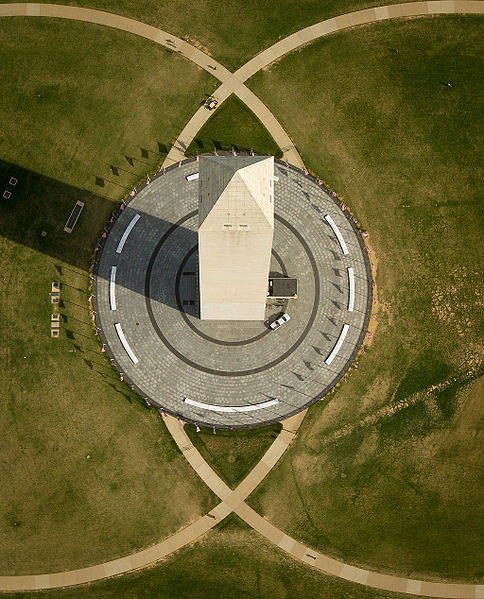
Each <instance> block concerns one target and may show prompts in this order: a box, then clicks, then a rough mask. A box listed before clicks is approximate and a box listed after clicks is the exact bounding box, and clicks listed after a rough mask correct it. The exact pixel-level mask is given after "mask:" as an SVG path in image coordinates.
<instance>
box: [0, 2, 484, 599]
mask: <svg viewBox="0 0 484 599" xmlns="http://www.w3.org/2000/svg"><path fill="white" fill-rule="evenodd" d="M483 12H484V2H482V0H442V1H438V0H435V1H433V0H429V1H428V2H409V3H405V4H396V5H390V6H380V7H375V8H372V9H367V10H362V11H357V12H354V13H348V14H345V15H341V16H339V17H335V18H333V19H328V20H327V21H323V22H321V23H317V24H315V25H312V26H310V27H307V28H306V29H304V30H301V31H298V32H296V33H294V34H293V35H291V36H289V37H288V38H285V39H283V40H281V41H279V42H277V43H276V44H274V45H273V46H271V47H270V48H268V49H267V50H265V51H264V52H262V53H261V54H259V55H257V56H256V57H255V58H254V59H252V60H251V61H249V62H248V63H247V64H246V65H244V66H243V67H241V69H239V70H238V71H237V73H235V74H232V73H230V72H229V71H228V70H227V69H225V67H223V66H222V65H219V63H215V64H216V65H217V77H218V78H219V79H220V80H221V81H224V82H225V83H223V84H222V85H221V86H220V87H219V89H218V90H217V92H216V94H217V96H216V97H217V99H218V100H219V102H220V101H223V100H225V99H226V98H227V97H228V96H229V95H230V93H235V94H236V95H238V97H239V98H240V99H241V100H242V101H243V102H245V103H246V104H247V106H249V108H251V110H253V112H254V113H255V114H256V115H257V116H258V118H259V119H260V120H261V122H262V123H263V124H264V125H265V126H266V127H267V128H268V130H269V131H270V133H271V135H272V136H273V137H274V139H275V140H276V142H277V143H278V145H279V147H281V149H282V150H283V152H284V157H285V158H287V159H288V160H289V161H290V162H291V163H292V164H295V165H298V166H301V165H302V160H301V158H300V156H299V154H298V152H297V150H296V148H295V147H294V145H292V142H291V141H290V139H289V137H288V136H287V134H286V133H285V132H284V130H283V129H282V127H281V126H280V124H279V123H278V122H277V120H276V119H275V117H274V116H273V115H272V113H270V111H269V110H268V109H267V107H265V105H264V104H263V103H262V102H261V101H260V100H259V98H257V96H255V94H253V93H252V92H250V90H248V88H247V87H246V86H245V85H243V83H242V81H245V80H246V79H247V78H248V77H249V76H250V75H251V74H252V73H254V72H256V71H257V70H259V69H260V68H262V67H263V66H265V65H266V64H269V63H270V62H272V61H274V60H277V59H278V58H280V57H281V56H283V55H284V54H285V53H287V52H289V51H291V50H293V49H295V48H296V47H298V46H301V45H304V44H306V43H309V42H310V41H312V40H314V39H317V38H318V37H320V36H322V35H327V34H328V33H332V32H334V31H337V30H341V29H343V28H346V27H352V26H354V25H361V24H365V23H371V22H375V21H380V20H384V19H390V18H398V17H410V16H424V15H432V14H449V13H470V14H482V13H483ZM1 16H49V17H59V18H67V19H75V20H80V21H86V22H91V23H98V24H101V25H105V26H108V27H115V28H117V29H121V30H124V31H128V32H130V33H134V34H136V35H140V36H142V37H146V38H148V39H151V40H153V41H154V42H156V43H162V44H163V43H165V42H166V39H165V41H163V39H164V37H165V36H166V35H167V34H166V32H163V31H162V30H160V29H157V28H155V27H151V26H149V25H145V24H143V23H139V22H137V21H134V20H132V19H127V18H125V17H121V16H119V15H114V14H112V13H107V12H103V11H97V10H92V9H83V8H79V7H74V6H63V5H54V4H38V3H28V4H27V3H12V4H0V17H1ZM169 37H170V39H172V40H173V39H176V40H177V46H180V44H185V45H186V47H184V48H183V49H184V50H185V52H184V53H185V56H186V57H187V58H189V59H191V60H194V61H195V62H197V64H199V65H200V66H202V67H203V68H205V69H206V68H207V66H208V64H203V61H205V60H206V59H208V56H206V55H204V54H203V53H202V52H200V51H199V50H198V49H196V48H194V47H192V46H190V45H189V44H186V42H185V41H184V40H178V38H175V37H174V36H169ZM165 45H166V44H165ZM209 60H210V62H211V64H212V65H213V64H214V61H213V59H209ZM210 72H211V74H212V75H214V72H212V71H210ZM236 75H237V76H236ZM209 116H210V114H209V113H208V111H206V110H204V109H200V110H198V111H197V112H196V113H195V115H194V116H193V117H192V119H190V121H189V123H188V124H187V125H186V126H185V128H184V129H183V131H182V133H181V134H180V135H179V137H178V139H177V141H176V142H175V144H174V146H173V148H172V149H171V150H170V153H169V155H168V157H167V163H169V164H171V163H172V162H175V161H178V160H180V159H181V158H182V157H183V156H184V149H183V148H186V147H188V145H189V144H190V142H191V140H192V139H193V138H194V136H195V135H196V133H197V132H198V130H199V129H200V128H201V127H202V126H203V124H204V123H205V122H206V120H208V117H209ZM303 416H304V413H299V414H298V415H297V416H293V417H292V418H291V419H290V420H288V421H285V422H284V428H283V430H282V431H281V433H280V434H279V436H278V437H277V439H276V440H275V441H274V443H273V444H272V446H271V447H270V448H269V450H268V451H267V452H266V454H265V456H264V457H263V458H262V459H261V461H260V462H259V463H258V464H257V466H256V467H255V468H254V469H253V470H252V471H251V472H250V474H249V475H248V476H247V477H246V478H245V479H244V480H243V481H242V483H241V484H240V485H239V487H237V489H235V490H234V491H232V492H231V491H230V489H228V487H227V485H225V483H223V481H221V480H220V479H219V477H218V476H217V475H216V474H215V473H214V472H213V470H212V469H211V468H210V466H209V465H208V464H207V463H206V462H205V461H204V460H203V458H202V457H201V455H200V454H199V453H198V452H197V450H196V449H195V448H194V447H193V445H192V444H191V442H190V440H189V439H188V437H187V435H186V434H185V432H184V431H183V428H182V426H181V424H180V423H179V422H178V421H177V420H176V419H173V418H171V417H169V416H168V417H167V418H166V421H165V422H166V424H167V427H168V429H169V431H170V433H171V434H172V436H173V438H174V439H175V441H176V443H177V445H178V447H179V448H180V451H182V453H183V454H184V456H185V457H186V458H187V460H188V461H189V462H190V464H191V465H192V466H193V468H194V469H195V471H196V472H197V474H198V475H199V476H200V477H201V478H202V479H203V480H204V481H205V482H206V483H207V484H208V485H209V486H210V488H211V489H212V490H213V491H214V492H215V493H216V494H217V495H218V496H219V497H222V496H224V497H225V499H224V500H223V501H222V502H221V503H220V504H219V505H218V506H216V508H214V510H212V512H211V516H212V517H209V516H203V517H201V518H200V519H199V520H197V521H196V522H194V523H193V524H191V525H190V526H188V527H187V528H185V529H183V530H181V531H180V532H178V533H176V534H175V535H173V536H172V537H169V538H168V539H166V540H165V541H163V542H161V543H159V544H158V545H155V546H153V547H150V548H148V549H145V550H144V551H141V552H139V553H136V554H132V555H129V556H126V557H124V558H120V559H118V560H112V561H109V562H105V563H103V564H98V565H96V566H91V567H88V568H82V569H79V570H71V571H67V572H58V573H53V574H39V575H27V576H0V591H31V590H38V589H51V588H59V587H65V586H73V585H79V584H84V583H87V582H92V581H96V580H100V579H103V578H106V577H109V576H114V575H118V574H123V573H127V572H130V571H133V570H136V569H139V568H143V567H146V566H148V565H151V564H153V563H155V562H156V561H158V560H160V559H162V558H163V557H165V556H167V555H169V554H170V553H172V552H173V551H176V550H177V549H179V548H181V547H183V546H184V545H186V544H188V543H191V542H193V541H194V540H196V539H197V538H198V537H200V536H201V535H203V534H204V533H205V532H206V531H208V530H209V529H210V528H212V527H213V526H215V525H216V524H218V522H219V521H220V520H222V519H223V518H225V517H226V516H227V515H228V514H229V513H231V512H232V511H235V512H236V513H237V514H238V515H239V516H240V517H241V518H243V519H244V520H245V521H246V522H247V523H248V524H249V525H250V526H251V527H252V528H254V529H255V530H257V531H258V532H259V533H260V534H262V535H263V536H265V537H266V538H267V539H269V540H270V541H272V542H274V543H275V544H277V545H278V547H279V548H280V549H282V550H284V551H286V552H287V553H289V554H290V555H291V556H292V557H294V558H295V559H299V560H301V561H304V562H305V563H307V564H309V565H311V566H313V567H315V568H317V569H318V570H320V571H322V572H325V573H329V574H331V575H333V576H337V577H340V578H344V579H346V580H350V581H353V582H357V583H359V584H364V585H367V586H371V587H373V588H378V589H385V590H390V591H398V592H402V593H408V594H412V595H417V596H429V597H455V598H463V599H484V586H483V585H473V584H449V583H435V582H428V581H419V580H414V579H407V578H401V577H396V576H388V575H384V574H379V573H377V572H371V571H369V570H364V569H361V568H355V567H353V566H351V565H348V564H344V563H342V562H338V561H337V560H333V559H331V558H329V557H327V556H324V555H321V554H317V553H316V552H313V551H312V550H311V549H310V548H307V547H304V546H303V545H301V544H300V543H298V542H297V541H296V540H294V539H292V538H291V537H288V536H287V535H285V534H284V533H283V532H282V531H280V530H279V529H277V528H275V527H274V526H273V525H271V524H270V523H268V522H267V521H266V520H265V519H264V518H262V517H261V516H259V515H258V514H257V513H256V512H254V510H252V509H251V508H249V507H248V506H247V505H246V504H245V502H244V499H245V498H246V497H248V495H249V494H250V493H251V492H252V491H253V490H254V489H255V488H256V487H257V485H258V484H260V482H261V481H262V480H263V478H264V477H265V475H266V474H267V473H268V472H269V471H270V470H271V468H272V467H273V466H274V465H275V463H276V462H277V461H278V459H279V458H280V456H281V455H282V454H283V453H284V451H285V450H286V449H287V447H288V445H289V444H290V442H291V441H292V439H293V438H294V435H295V434H296V432H297V428H298V426H299V424H300V422H301V420H302V417H303ZM213 516H215V519H214V518H213Z"/></svg>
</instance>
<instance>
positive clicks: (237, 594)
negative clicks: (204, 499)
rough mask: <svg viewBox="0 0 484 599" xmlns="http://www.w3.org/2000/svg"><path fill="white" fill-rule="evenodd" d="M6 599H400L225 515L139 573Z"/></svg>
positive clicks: (21, 594)
mask: <svg viewBox="0 0 484 599" xmlns="http://www.w3.org/2000/svg"><path fill="white" fill-rule="evenodd" d="M2 596H3V597H5V599H44V598H45V599H78V598H80V597H85V596H89V597H93V598H95V599H114V598H116V599H146V598H149V599H151V598H156V599H173V598H174V597H176V598H177V599H207V598H209V597H210V598H214V597H217V598H218V597H224V598H226V599H240V598H242V597H243V598H244V599H273V598H274V597H281V598H289V597H314V598H316V597H317V598H318V599H403V598H404V597H406V595H401V594H395V593H387V592H383V591H375V590H372V589H368V588H365V587H362V586H360V585H356V584H352V583H349V582H346V581H342V580H339V579H335V578H330V577H328V576H324V575H323V574H321V573H319V572H317V571H315V570H313V569H312V568H310V567H308V566H306V565H304V564H299V563H297V562H296V561H294V560H293V559H292V558H289V557H288V556H286V555H285V554H284V553H283V552H282V551H280V550H278V549H275V548H274V547H273V546H272V545H270V544H269V543H268V542H267V541H266V540H265V539H263V538H262V537H259V536H258V535H257V533H255V532H253V531H252V530H250V529H249V528H248V527H247V526H246V525H245V524H244V523H243V522H242V521H241V520H239V519H237V518H236V517H232V516H229V517H228V518H227V521H226V520H224V522H222V524H221V525H219V526H218V527H217V528H215V529H213V530H212V531H210V532H209V533H208V534H207V535H205V536H204V537H203V538H202V539H201V540H199V541H197V542H196V543H195V544H194V545H193V546H192V547H186V548H183V549H181V550H180V551H179V552H177V553H176V554H174V555H171V556H169V557H168V558H167V559H165V560H164V561H163V563H162V564H160V565H159V566H156V567H154V568H151V569H149V570H144V571H143V572H140V573H137V574H132V575H128V576H123V577H120V578H114V579H111V580H106V581H103V582H99V583H95V584H92V585H89V586H86V587H79V588H76V589H65V590H59V591H48V592H37V593H5V594H3V595H2Z"/></svg>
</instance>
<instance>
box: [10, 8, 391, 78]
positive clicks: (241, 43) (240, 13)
mask: <svg viewBox="0 0 484 599" xmlns="http://www.w3.org/2000/svg"><path fill="white" fill-rule="evenodd" d="M9 1H13V0H9ZM42 1H44V0H42ZM45 2H48V3H51V2H50V1H49V0H45ZM397 3H399V0H385V2H384V3H383V4H385V5H386V4H397ZM56 4H72V5H75V6H83V7H85V8H97V9H99V10H106V11H108V12H112V13H115V14H120V15H123V16H126V17H131V18H132V19H136V20H139V21H141V22H143V23H149V24H150V25H154V26H156V27H160V28H161V29H163V30H164V31H167V32H169V33H171V34H173V35H177V36H179V37H181V38H184V39H187V41H189V42H190V43H192V44H194V45H195V46H197V47H199V48H200V49H202V50H203V51H205V52H207V53H208V54H209V55H211V56H214V57H215V58H216V59H217V60H220V61H221V62H222V64H224V65H225V66H226V67H227V68H228V69H230V70H236V69H237V68H238V67H240V66H242V65H243V64H244V63H245V62H246V61H247V60H249V59H250V58H252V56H254V55H255V54H257V53H258V52H261V51H262V50H264V49H265V48H267V47H268V46H271V45H272V44H274V43H275V42H277V41H278V40H279V39H280V38H282V37H286V36H287V35H290V34H291V33H294V32H295V31H297V30H299V29H301V28H302V27H308V26H309V25H313V24H314V23H318V22H319V21H323V20H324V19H327V18H329V17H333V16H336V15H340V14H343V13H345V12H352V11H355V10H361V9H364V8H369V7H372V6H379V5H381V4H382V3H381V2H377V1H368V0H279V1H278V2H277V3H275V4H273V3H270V2H260V0H246V1H245V2H239V1H237V0H227V1H226V2H224V3H223V4H222V3H220V2H218V1H217V0H197V3H196V5H193V7H190V9H189V10H187V4H186V2H183V1H182V0H172V1H171V2H163V3H161V2H158V1H155V0H139V1H138V2H130V1H129V0H87V1H86V0H62V1H60V2H56Z"/></svg>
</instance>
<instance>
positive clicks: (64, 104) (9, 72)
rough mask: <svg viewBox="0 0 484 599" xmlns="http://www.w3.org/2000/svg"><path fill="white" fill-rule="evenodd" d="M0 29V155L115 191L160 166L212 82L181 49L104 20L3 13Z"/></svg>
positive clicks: (113, 195)
mask: <svg viewBox="0 0 484 599" xmlns="http://www.w3.org/2000/svg"><path fill="white" fill-rule="evenodd" d="M0 37H1V39H2V44H1V46H0V64H2V65H4V67H5V68H4V69H3V70H2V86H1V89H0V102H1V106H2V110H1V112H0V131H1V134H0V157H1V158H2V159H3V160H6V161H8V162H12V163H14V164H18V165H20V166H23V167H25V168H29V169H31V170H33V171H37V172H39V173H41V174H43V175H46V176H49V177H52V178H54V179H57V180H60V181H63V182H65V183H68V184H70V185H73V186H75V187H79V188H83V189H88V190H89V191H91V192H93V193H95V194H96V195H98V196H102V197H105V198H109V199H119V198H120V197H121V196H122V195H123V194H124V195H126V194H127V192H128V191H129V190H130V189H131V188H132V186H133V185H134V184H135V183H137V182H138V181H139V180H140V179H143V178H145V177H146V174H147V173H148V172H153V171H154V170H157V167H158V165H159V164H160V163H161V162H162V160H163V159H164V156H165V155H166V153H167V152H168V150H169V148H170V146H171V143H172V141H173V140H174V139H175V138H176V136H177V135H178V134H179V133H180V131H181V130H182V129H183V127H184V126H185V123H186V122H187V121H188V120H189V119H190V117H191V116H192V114H193V113H194V112H195V111H196V110H197V108H198V107H199V105H200V103H201V102H202V101H203V100H204V99H205V97H206V94H210V93H211V92H212V91H213V89H214V88H215V85H216V81H215V79H213V78H212V77H210V75H209V74H208V73H206V72H205V71H203V70H202V69H200V68H198V67H196V66H195V65H194V64H193V63H190V62H189V61H187V60H185V59H183V58H181V57H180V56H178V55H176V54H173V53H170V52H168V51H167V50H164V49H162V48H161V47H160V46H159V45H157V44H154V43H151V42H148V41H147V40H144V39H142V38H139V37H137V36H134V35H130V34H125V33H123V32H119V31H115V30H112V29H108V28H106V27H101V26H97V25H90V24H84V23H77V22H74V21H61V20H58V19H29V18H2V19H0ZM110 166H114V167H116V170H112V169H110Z"/></svg>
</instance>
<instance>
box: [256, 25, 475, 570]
mask: <svg viewBox="0 0 484 599" xmlns="http://www.w3.org/2000/svg"><path fill="white" fill-rule="evenodd" d="M483 30H484V28H483V21H482V19H481V18H478V17H477V18H465V17H442V18H438V19H435V18H431V19H421V20H413V21H404V22H393V23H385V24H380V25H376V26H370V27H365V28H361V29H358V30H353V31H351V32H347V33H342V34H338V35H335V36H333V37H330V38H327V39H324V40H322V41H320V42H318V43H316V44H314V45H313V46H311V47H309V48H307V49H304V50H302V51H301V52H299V53H296V54H293V55H291V56H289V57H287V58H285V59H283V60H281V61H279V62H278V63H277V64H276V65H274V66H273V67H272V68H271V69H270V70H268V71H265V72H262V73H259V74H258V75H256V76H255V77H254V79H253V80H252V81H251V82H249V85H250V87H251V88H252V89H253V90H254V91H255V92H256V93H257V94H259V95H260V97H261V98H262V100H263V101H265V102H267V104H268V106H269V108H270V109H271V110H272V111H273V112H274V114H275V115H276V116H277V117H278V118H279V119H280V121H281V122H282V124H283V126H285V127H286V128H287V129H288V130H289V131H290V132H291V134H292V136H293V140H294V141H295V143H296V144H297V146H298V148H299V150H300V151H301V153H302V155H303V157H304V159H305V161H306V163H307V164H308V166H309V167H310V168H311V169H312V170H313V171H314V172H315V173H316V174H318V175H319V176H320V177H321V178H323V179H325V180H327V181H328V183H330V185H331V186H333V187H334V188H335V189H336V190H337V191H338V192H339V193H340V194H341V195H342V196H343V197H344V198H345V202H346V203H347V204H348V205H349V206H350V208H351V209H352V210H353V212H354V213H355V215H356V217H357V218H358V220H359V221H360V222H361V223H362V225H363V227H364V228H366V229H367V230H368V232H369V234H370V236H369V240H370V244H371V247H372V250H373V251H372V253H371V254H370V260H371V262H373V263H374V264H375V266H377V267H378V270H377V275H376V282H377V296H378V304H377V305H375V315H376V323H377V324H378V327H377V329H376V333H375V334H374V336H373V339H372V340H373V343H372V344H371V346H369V347H368V349H367V355H363V356H360V358H359V369H358V371H353V372H352V374H351V377H350V379H349V383H348V384H347V385H343V386H342V387H341V388H339V390H338V392H337V393H336V394H335V395H334V396H331V397H330V398H328V402H327V403H326V404H324V405H321V404H318V405H317V406H314V407H313V408H312V409H311V411H310V413H309V416H308V417H307V420H306V422H305V423H304V426H303V429H302V432H301V435H300V437H299V439H298V442H297V444H296V447H295V448H294V449H293V450H292V451H291V452H289V453H288V454H287V455H286V456H285V457H284V459H283V461H282V463H281V464H280V465H279V466H278V467H277V468H276V469H275V470H274V471H273V472H272V473H271V474H270V475H269V477H268V479H267V480H266V481H265V482H264V483H263V485H262V487H261V488H259V489H258V490H257V491H256V492H255V496H254V497H253V498H252V499H251V503H252V504H253V506H254V507H256V508H257V509H259V510H261V511H262V513H264V514H265V515H266V516H267V517H269V518H270V519H272V520H274V522H275V524H276V525H278V526H280V527H281V528H282V529H283V530H287V531H288V533H290V534H294V535H295V536H296V537H297V538H300V539H303V540H304V541H305V542H306V543H309V544H310V545H311V546H314V547H317V548H319V549H321V550H322V551H327V552H329V553H331V554H333V555H335V556H337V557H340V558H342V559H344V560H348V561H350V562H353V563H359V564H366V565H368V566H369V567H371V568H376V569H381V570H387V571H393V572H399V573H400V574H404V575H409V576H431V577H435V578H439V577H444V578H451V579H459V580H477V579H479V578H480V577H481V576H482V574H483V571H482V563H483V560H482V558H483V554H482V550H479V547H480V546H481V545H480V542H479V537H480V535H482V522H483V521H484V519H483V515H484V514H483V510H482V501H481V498H482V497H481V494H480V493H481V490H482V470H481V467H482V461H481V460H482V439H481V436H480V435H481V433H480V431H481V428H482V419H481V417H480V416H479V409H478V406H477V401H478V400H477V399H476V396H477V395H478V392H477V389H481V390H482V384H481V383H478V382H475V381H476V380H477V379H478V377H480V376H482V364H481V359H482V338H483V319H482V298H483V294H484V289H483V285H482V280H483V276H482V275H483V273H482V250H483V243H482V231H483V214H484V213H483V202H482V193H481V190H482V187H481V183H482V163H481V162H480V157H479V151H478V148H479V147H480V146H482V141H483V140H482V122H481V120H480V119H481V115H482V110H481V109H482V104H481V103H480V98H482V72H483V70H482V67H483V64H482V56H483V54H482V51H481V50H482V34H483ZM390 48H394V49H395V48H396V49H399V53H395V52H391V51H390ZM440 82H444V83H445V82H452V85H453V87H452V88H448V87H447V86H445V85H442V83H440ZM480 380H482V379H480ZM473 385H474V386H473ZM478 385H481V386H480V387H479V386H478ZM473 397H474V399H472V398H473ZM399 402H404V403H405V402H406V403H407V404H408V407H405V405H402V406H400V407H401V408H403V409H395V406H396V405H397V404H399ZM368 419H369V420H368ZM464 439H467V442H465V441H464ZM461 451H462V453H461ZM282 489H284V490H282Z"/></svg>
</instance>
